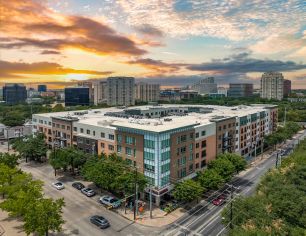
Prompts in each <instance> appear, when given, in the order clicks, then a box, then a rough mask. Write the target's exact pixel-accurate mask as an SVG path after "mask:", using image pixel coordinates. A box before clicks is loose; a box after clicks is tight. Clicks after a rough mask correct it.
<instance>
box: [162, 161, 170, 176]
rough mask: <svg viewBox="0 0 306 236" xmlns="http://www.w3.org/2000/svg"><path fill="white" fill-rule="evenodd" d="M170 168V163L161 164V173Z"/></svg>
mask: <svg viewBox="0 0 306 236" xmlns="http://www.w3.org/2000/svg"><path fill="white" fill-rule="evenodd" d="M169 170H170V163H167V164H164V165H162V166H161V173H162V174H163V173H166V172H167V171H169Z"/></svg>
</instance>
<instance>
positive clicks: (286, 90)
mask: <svg viewBox="0 0 306 236" xmlns="http://www.w3.org/2000/svg"><path fill="white" fill-rule="evenodd" d="M290 93H291V80H288V79H285V80H284V97H288V96H289V94H290Z"/></svg>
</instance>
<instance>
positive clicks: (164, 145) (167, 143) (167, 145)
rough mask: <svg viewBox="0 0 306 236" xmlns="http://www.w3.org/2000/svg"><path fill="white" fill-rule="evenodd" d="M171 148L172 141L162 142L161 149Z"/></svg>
mask: <svg viewBox="0 0 306 236" xmlns="http://www.w3.org/2000/svg"><path fill="white" fill-rule="evenodd" d="M167 147H170V139H165V140H162V141H161V148H167Z"/></svg>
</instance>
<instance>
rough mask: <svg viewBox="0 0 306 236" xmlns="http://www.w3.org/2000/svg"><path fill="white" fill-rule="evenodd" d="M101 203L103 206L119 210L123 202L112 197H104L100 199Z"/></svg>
mask: <svg viewBox="0 0 306 236" xmlns="http://www.w3.org/2000/svg"><path fill="white" fill-rule="evenodd" d="M99 202H100V203H101V204H103V205H106V206H109V207H112V208H118V207H120V205H121V201H120V200H118V199H117V198H114V197H111V196H107V195H105V196H102V197H100V198H99Z"/></svg>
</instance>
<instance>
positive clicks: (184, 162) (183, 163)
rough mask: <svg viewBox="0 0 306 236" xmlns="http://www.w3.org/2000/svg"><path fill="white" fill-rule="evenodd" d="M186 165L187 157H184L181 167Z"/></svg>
mask: <svg viewBox="0 0 306 236" xmlns="http://www.w3.org/2000/svg"><path fill="white" fill-rule="evenodd" d="M185 164H186V157H182V158H181V165H185Z"/></svg>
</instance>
